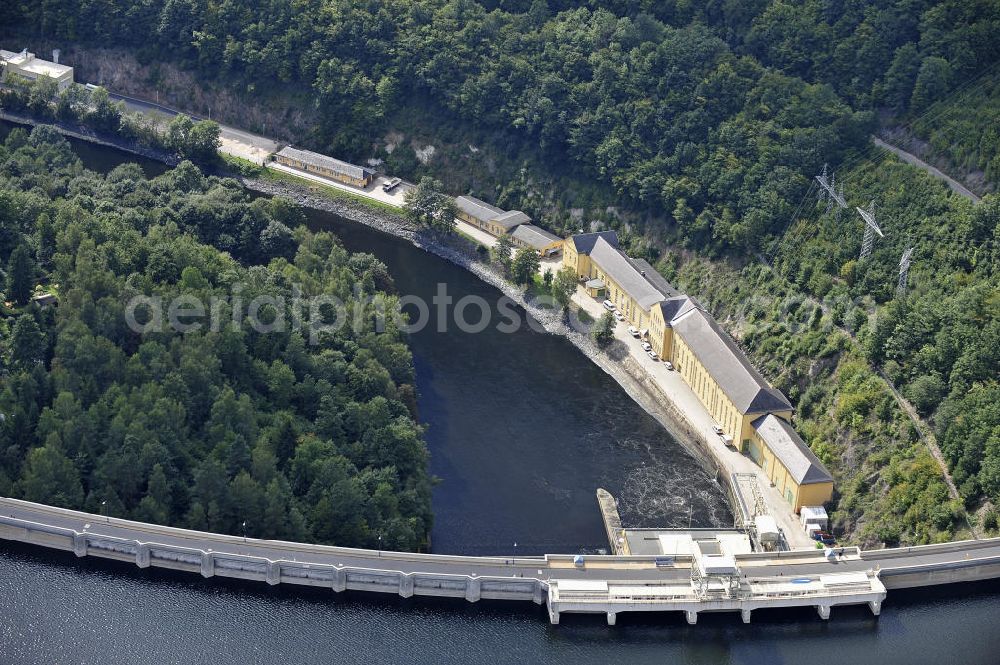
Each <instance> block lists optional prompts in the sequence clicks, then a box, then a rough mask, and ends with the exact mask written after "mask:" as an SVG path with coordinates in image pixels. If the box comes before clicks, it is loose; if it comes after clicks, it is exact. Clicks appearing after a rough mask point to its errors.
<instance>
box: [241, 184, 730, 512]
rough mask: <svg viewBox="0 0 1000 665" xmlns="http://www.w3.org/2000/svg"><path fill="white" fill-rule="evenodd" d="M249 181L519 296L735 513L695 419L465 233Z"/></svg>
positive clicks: (260, 190) (263, 191)
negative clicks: (486, 256) (655, 425)
mask: <svg viewBox="0 0 1000 665" xmlns="http://www.w3.org/2000/svg"><path fill="white" fill-rule="evenodd" d="M238 179H239V180H240V182H241V183H242V184H243V186H244V187H246V188H247V189H250V190H252V191H255V192H257V193H260V194H267V195H270V196H283V197H285V198H288V199H289V200H291V201H293V202H294V203H296V204H297V205H300V206H303V207H307V208H312V209H315V210H321V211H324V212H329V213H333V214H335V215H338V216H339V217H342V218H344V219H347V220H349V221H351V222H355V223H358V224H363V225H365V226H368V227H370V228H373V229H375V230H377V231H381V232H382V233H386V234H389V235H392V236H395V237H397V238H400V239H403V240H407V241H409V242H410V243H411V244H413V245H414V246H415V247H417V248H419V249H421V250H423V251H425V252H428V253H430V254H433V255H435V256H437V257H438V258H441V259H444V260H446V261H449V262H451V263H453V264H455V265H457V266H459V267H461V268H464V269H465V270H467V271H469V272H471V273H472V274H473V275H475V276H476V277H477V278H479V279H480V280H481V281H483V282H485V283H486V284H489V285H490V286H492V287H494V288H496V289H498V290H499V291H500V292H501V293H503V294H504V295H506V296H507V297H509V298H510V299H511V300H513V301H514V302H516V303H517V304H518V306H520V307H521V308H523V309H524V310H525V311H526V312H527V313H528V314H529V315H530V316H531V317H532V318H534V319H535V320H536V321H538V322H539V323H540V324H541V325H542V327H543V328H544V329H545V331H546V332H548V333H549V334H553V335H559V336H561V337H564V338H565V339H567V340H568V341H569V342H570V343H571V344H572V345H573V346H575V347H576V348H577V350H578V351H580V352H581V353H582V354H583V355H584V356H585V357H586V358H587V359H589V360H590V361H591V362H593V363H594V364H595V365H597V366H598V367H599V368H601V369H602V370H603V371H604V372H605V373H606V374H608V375H609V376H611V378H613V379H614V380H615V382H616V383H618V385H620V386H621V387H622V388H623V389H624V390H625V392H626V393H627V394H628V395H629V396H630V397H631V398H632V399H633V400H634V401H635V402H636V403H637V404H639V406H640V407H642V409H643V410H644V411H645V412H646V413H648V414H649V415H650V416H652V417H653V418H655V419H656V421H657V422H659V423H660V425H661V426H662V427H663V428H664V429H665V430H667V432H668V433H669V434H670V435H671V436H672V437H673V438H674V439H675V440H676V441H677V443H679V444H680V445H681V446H682V447H683V448H684V449H685V450H686V451H687V452H688V453H690V454H691V455H692V457H693V458H694V459H695V460H697V461H698V463H699V464H700V465H701V466H702V468H703V469H704V470H705V471H706V472H707V473H708V474H709V475H710V476H712V477H713V478H714V479H715V480H716V482H718V483H719V484H720V486H721V487H723V489H724V490H725V494H726V499H727V501H728V503H729V507H730V511H731V512H732V513H733V515H734V516H735V515H736V506H735V505H733V500H732V496H731V487H730V484H729V481H728V479H727V478H725V475H724V474H723V473H722V472H721V467H720V465H719V464H718V462H717V460H716V459H715V457H714V455H713V454H712V453H711V452H710V451H709V450H707V449H705V448H703V447H702V446H699V445H698V441H699V440H700V437H699V436H698V434H697V433H696V432H695V431H694V426H693V424H692V423H691V422H690V421H688V420H687V418H685V417H684V414H683V413H682V412H681V410H680V409H679V407H678V406H677V405H676V404H674V402H673V401H672V400H671V399H670V398H669V397H668V396H667V395H666V394H664V393H663V391H662V390H660V389H659V387H658V386H656V385H655V383H654V382H653V381H652V380H651V379H650V377H649V376H648V375H647V374H646V373H645V372H644V370H643V369H642V368H641V367H639V366H638V365H637V364H636V363H635V361H634V360H632V359H631V358H630V357H627V356H626V358H625V359H624V361H619V360H616V359H614V358H612V357H611V356H609V355H608V353H607V352H605V351H602V350H601V349H599V348H598V347H597V345H596V344H595V343H594V342H593V340H591V339H590V337H589V336H588V335H586V334H584V333H582V332H580V331H578V330H576V329H574V328H573V327H571V326H570V325H568V324H567V323H566V321H565V320H564V318H563V316H562V315H561V314H560V313H557V312H555V310H550V309H543V308H541V307H539V306H538V304H537V303H536V302H535V301H534V299H532V298H530V297H529V296H528V295H527V293H526V292H525V291H524V290H522V289H520V288H518V287H517V286H515V285H513V284H511V283H510V282H509V281H507V280H506V279H504V278H503V277H502V276H501V275H499V274H498V273H497V272H496V271H495V270H494V269H493V268H492V267H490V266H489V265H487V264H485V263H483V262H482V261H480V260H478V257H477V256H476V255H475V253H474V252H473V251H472V250H471V249H470V250H469V251H468V252H464V251H462V249H461V248H459V247H456V246H455V241H456V240H459V239H461V240H459V241H460V242H468V243H469V245H470V247H471V243H472V241H465V239H464V238H462V237H461V236H455V237H451V236H448V237H446V240H445V239H442V238H441V237H439V236H436V235H434V234H431V233H427V232H424V231H421V230H418V229H416V228H415V227H413V226H412V224H410V223H409V222H408V220H406V219H405V218H404V217H402V215H399V216H398V217H397V219H391V218H390V214H389V213H386V212H381V211H378V212H376V211H375V210H374V209H373V208H371V209H370V208H367V207H365V206H364V205H363V204H361V203H358V204H351V203H346V202H343V201H341V200H334V199H329V198H326V197H322V196H317V195H315V194H313V193H312V192H310V191H309V190H308V186H307V185H305V184H303V185H302V186H297V185H293V184H291V183H287V182H276V181H270V180H259V179H254V178H238Z"/></svg>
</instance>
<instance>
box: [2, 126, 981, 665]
mask: <svg viewBox="0 0 1000 665" xmlns="http://www.w3.org/2000/svg"><path fill="white" fill-rule="evenodd" d="M4 133H5V132H4V127H3V126H2V125H0V136H2V134H4ZM74 148H75V149H77V150H78V152H79V153H80V154H81V158H83V159H84V160H85V164H86V165H87V166H88V167H89V168H93V169H95V170H101V171H106V170H108V169H110V168H112V167H113V166H115V165H116V164H118V163H121V162H124V161H141V162H142V164H143V166H144V168H145V169H146V171H147V173H148V174H150V175H153V174H155V173H157V172H159V171H160V170H161V169H162V168H163V167H162V165H159V164H157V163H155V162H147V161H144V160H136V159H135V158H134V157H131V156H126V155H124V154H122V153H119V152H117V151H114V150H111V149H106V148H99V147H95V146H91V145H88V144H82V143H74ZM310 222H311V224H312V225H313V226H323V227H326V228H330V229H331V230H333V231H335V232H336V233H337V235H339V236H340V237H341V238H342V240H343V242H344V244H345V245H346V246H347V247H348V248H349V249H351V250H353V251H368V252H371V253H373V254H375V255H376V256H378V257H379V258H380V259H382V260H383V261H384V262H385V263H386V264H387V266H388V267H389V269H390V272H391V273H392V276H393V278H394V279H395V281H396V285H397V288H398V290H399V291H400V292H401V293H403V294H412V295H418V296H423V297H425V298H429V297H430V296H431V295H432V294H433V293H434V291H435V289H436V286H437V284H438V283H446V284H448V288H449V292H450V294H451V295H452V296H453V297H454V298H456V299H458V298H460V297H462V296H463V295H468V294H478V295H481V296H483V297H485V298H487V299H488V300H490V301H491V302H493V301H495V300H496V299H497V298H498V296H499V294H498V292H496V291H495V290H494V289H492V288H491V287H489V286H487V285H485V284H483V283H482V282H480V281H478V280H477V279H476V278H474V277H473V276H472V275H471V274H469V273H467V272H466V271H464V270H462V269H460V268H458V267H456V266H453V265H451V264H449V263H446V262H444V261H442V260H440V259H437V258H435V257H433V256H431V255H429V254H426V253H424V252H422V251H420V250H418V249H416V248H414V247H412V246H411V245H409V244H408V243H406V242H404V241H401V240H398V239H395V238H392V237H390V236H387V235H384V234H380V233H378V232H375V231H373V230H370V229H368V228H366V227H362V226H360V225H356V224H351V223H349V222H345V221H343V220H340V219H338V218H336V217H335V216H333V215H329V214H326V213H318V212H317V213H311V216H310ZM411 346H412V348H413V352H414V358H415V365H416V369H417V384H418V386H417V387H418V390H419V392H420V398H419V408H420V416H421V420H423V421H424V422H425V423H426V424H427V426H428V431H427V440H428V445H429V447H430V450H431V455H432V472H433V473H434V474H435V475H436V476H438V477H439V478H440V479H441V482H440V484H439V485H438V486H437V487H436V489H435V494H434V511H435V515H436V524H435V529H434V532H433V548H434V550H435V551H439V552H452V553H480V552H488V553H500V554H506V553H507V552H510V551H512V550H513V543H514V542H515V541H516V542H517V552H518V553H525V554H528V553H539V552H542V551H556V550H561V551H580V550H587V551H590V550H593V549H597V548H599V547H605V546H606V543H605V536H604V533H603V529H602V526H601V522H600V516H599V513H598V510H597V506H596V501H595V498H594V491H595V489H596V488H597V487H598V486H603V487H606V488H607V489H609V490H611V491H612V492H613V493H615V494H616V495H617V496H619V497H620V500H621V503H622V509H623V510H622V512H623V517H624V518H625V521H626V523H629V524H635V525H672V526H686V525H687V524H688V522H689V520H690V522H691V523H693V524H694V525H697V526H706V525H712V524H728V523H730V520H731V515H730V514H729V509H728V507H727V505H726V503H725V501H724V498H723V495H722V493H721V491H720V490H719V488H718V487H717V485H715V483H714V481H712V479H711V478H710V477H709V476H708V475H707V474H706V473H705V472H704V471H703V470H702V469H701V467H700V466H699V465H698V464H697V463H696V462H695V461H694V460H693V459H692V458H691V457H690V456H689V455H688V454H687V453H686V452H685V451H684V450H683V448H681V447H680V446H679V445H678V444H677V443H676V442H674V441H673V440H672V439H671V438H670V437H669V435H668V434H667V433H666V432H665V431H664V430H663V429H662V428H661V427H660V426H659V424H658V423H656V422H655V421H654V420H653V419H652V418H651V417H649V416H648V415H647V414H646V413H645V412H644V411H642V410H641V409H640V408H639V407H638V406H637V405H636V404H635V403H634V402H632V400H631V399H630V398H629V397H628V396H627V395H626V394H625V393H624V391H623V390H622V389H621V388H620V387H619V386H618V385H617V384H616V383H615V382H614V381H613V380H612V379H611V378H610V377H608V376H607V375H605V374H604V373H603V372H602V371H601V370H599V369H598V368H597V367H596V366H594V365H593V364H592V363H591V362H590V361H588V360H587V359H586V358H584V357H583V356H582V355H581V354H580V353H579V352H578V351H577V350H576V349H575V348H573V347H572V346H571V345H570V344H569V343H568V342H566V341H565V340H563V339H561V338H558V337H554V336H551V335H547V334H543V333H538V332H535V331H533V330H531V329H529V328H527V327H522V328H521V329H520V330H519V331H518V332H517V333H515V334H503V333H500V332H498V331H496V330H494V329H493V328H492V327H491V328H488V329H487V330H486V331H484V332H482V333H478V334H472V333H460V332H458V331H451V332H449V333H447V334H439V333H437V332H435V331H433V330H427V331H425V332H422V333H418V334H414V335H413V336H412V338H411ZM689 488H691V489H690V491H689ZM998 628H1000V585H997V584H986V585H978V586H956V587H947V588H943V589H941V590H936V591H933V592H911V593H896V592H894V593H891V594H890V596H889V599H888V600H887V602H886V604H885V606H884V608H883V613H882V616H881V618H880V619H878V620H876V619H874V618H872V616H871V614H870V612H868V611H867V609H865V608H844V609H841V608H838V609H836V610H834V616H833V619H832V620H831V621H830V622H821V621H820V620H819V619H818V618H816V617H815V615H814V614H812V613H810V612H808V611H805V610H803V611H794V612H759V613H757V612H755V614H754V623H753V624H751V625H750V626H744V625H742V624H741V623H739V619H738V618H735V619H734V617H733V616H732V615H719V616H711V615H704V616H703V617H700V618H699V623H698V625H697V626H695V627H688V626H687V625H686V624H684V621H683V619H682V618H680V617H679V616H671V615H664V616H661V615H654V616H640V615H623V616H622V617H620V619H619V625H618V626H616V627H610V628H609V627H608V626H606V625H605V622H604V619H603V618H601V617H585V616H567V617H565V618H564V620H563V622H562V625H560V626H557V627H552V626H549V625H548V621H547V618H546V617H545V616H544V612H543V610H542V609H540V608H537V607H535V606H533V605H531V606H529V605H524V604H503V603H478V604H476V605H469V604H467V603H464V602H451V601H434V600H429V599H425V598H421V599H409V600H401V599H398V598H386V597H381V596H375V595H365V594H341V595H336V594H332V593H327V592H321V591H312V590H302V589H294V590H289V589H271V588H269V587H266V586H265V585H262V584H241V583H232V582H227V581H220V580H203V579H201V578H198V577H192V576H186V575H178V574H171V573H169V572H164V571H157V570H153V569H149V570H145V571H140V570H138V569H136V568H134V567H132V566H126V565H120V564H115V563H110V562H100V561H97V560H94V559H84V560H77V559H75V558H74V557H73V556H72V555H65V554H61V553H56V552H50V551H45V550H40V549H33V548H27V547H21V546H17V545H12V544H10V543H6V542H0V664H6V663H135V662H139V661H140V660H141V661H144V662H157V663H160V662H162V663H194V662H206V661H211V662H215V663H236V662H240V663H257V662H260V663H276V662H282V663H300V662H301V663H305V662H329V663H339V662H344V663H359V662H392V663H427V662H434V663H451V662H455V663H459V662H510V663H537V662H551V663H574V664H580V663H606V662H621V663H644V662H657V663H765V662H766V663H800V662H806V661H814V660H836V661H838V662H849V663H880V664H886V663H906V664H908V665H910V664H913V663H940V662H955V663H997V662H1000V656H998V654H1000V630H998Z"/></svg>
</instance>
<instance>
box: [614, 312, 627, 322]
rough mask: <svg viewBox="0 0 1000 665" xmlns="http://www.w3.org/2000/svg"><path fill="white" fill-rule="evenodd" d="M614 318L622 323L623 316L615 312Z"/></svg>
mask: <svg viewBox="0 0 1000 665" xmlns="http://www.w3.org/2000/svg"><path fill="white" fill-rule="evenodd" d="M615 318H616V319H618V320H619V321H624V320H625V315H624V314H622V313H621V312H619V311H618V310H615Z"/></svg>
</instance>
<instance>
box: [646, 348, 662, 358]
mask: <svg viewBox="0 0 1000 665" xmlns="http://www.w3.org/2000/svg"><path fill="white" fill-rule="evenodd" d="M646 355H647V356H649V357H650V358H652V359H653V360H659V359H660V356H658V355H656V351H654V350H652V349H649V350H648V351H646Z"/></svg>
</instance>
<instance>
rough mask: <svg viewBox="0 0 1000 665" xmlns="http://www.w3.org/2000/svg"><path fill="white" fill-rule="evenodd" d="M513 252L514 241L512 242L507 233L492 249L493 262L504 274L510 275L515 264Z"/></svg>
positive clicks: (498, 239)
mask: <svg viewBox="0 0 1000 665" xmlns="http://www.w3.org/2000/svg"><path fill="white" fill-rule="evenodd" d="M513 252H514V241H513V240H511V238H510V235H508V234H506V233H504V234H503V235H501V236H500V237H499V238H497V241H496V243H494V245H493V247H492V249H491V250H490V254H491V255H492V257H493V262H494V263H496V264H497V265H498V266H500V268H501V269H502V270H503V272H504V274H507V275H509V274H510V271H511V267H512V266H513V263H514V258H513Z"/></svg>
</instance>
